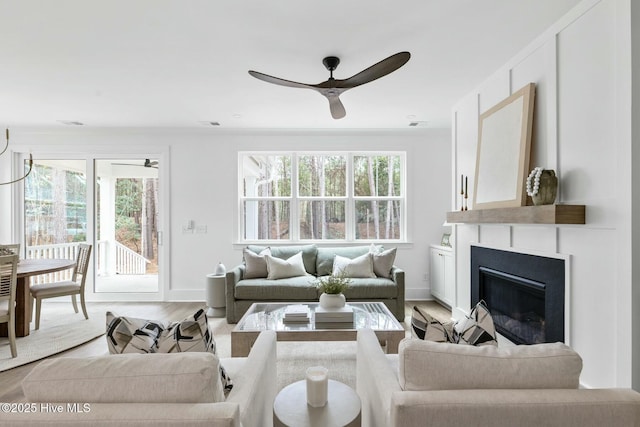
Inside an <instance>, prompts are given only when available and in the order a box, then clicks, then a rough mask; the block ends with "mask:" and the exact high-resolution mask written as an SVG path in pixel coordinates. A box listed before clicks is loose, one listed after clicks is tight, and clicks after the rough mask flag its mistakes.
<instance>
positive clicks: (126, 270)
mask: <svg viewBox="0 0 640 427" xmlns="http://www.w3.org/2000/svg"><path fill="white" fill-rule="evenodd" d="M113 243H115V245H116V273H117V274H146V273H147V264H150V263H151V261H149V260H148V259H146V258H145V257H143V256H142V255H140V254H139V253H136V252H134V251H132V250H131V249H129V248H128V247H126V246H125V245H123V244H121V243H119V242H113Z"/></svg>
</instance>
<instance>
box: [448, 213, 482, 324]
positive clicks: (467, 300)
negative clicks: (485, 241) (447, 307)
mask: <svg viewBox="0 0 640 427" xmlns="http://www.w3.org/2000/svg"><path fill="white" fill-rule="evenodd" d="M473 243H478V226H477V225H458V226H456V245H455V246H454V251H455V258H456V301H455V306H456V307H458V308H460V309H461V310H462V311H463V312H465V313H468V312H469V309H470V308H471V269H470V265H471V245H472V244H473ZM454 317H455V313H454Z"/></svg>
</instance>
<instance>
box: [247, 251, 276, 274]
mask: <svg viewBox="0 0 640 427" xmlns="http://www.w3.org/2000/svg"><path fill="white" fill-rule="evenodd" d="M242 252H243V257H244V267H245V268H244V274H243V276H242V278H243V279H262V278H265V277H267V274H268V271H267V260H266V259H265V255H271V250H270V249H269V248H265V249H263V250H262V252H260V253H259V254H256V253H255V252H253V251H251V250H249V249H248V248H245V249H244V250H243V251H242Z"/></svg>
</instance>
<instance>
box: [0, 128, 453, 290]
mask: <svg viewBox="0 0 640 427" xmlns="http://www.w3.org/2000/svg"><path fill="white" fill-rule="evenodd" d="M11 146H12V149H13V150H30V151H33V154H34V157H35V158H38V155H43V156H44V155H46V154H49V153H56V154H58V155H61V154H65V155H66V154H67V153H68V155H74V156H77V155H82V154H83V153H117V154H122V155H126V154H130V153H135V154H139V157H142V155H143V154H144V153H164V154H163V155H164V156H165V160H164V162H163V163H162V164H161V173H163V170H165V172H166V169H167V167H168V177H169V186H170V200H169V203H168V206H169V208H168V211H169V213H170V223H169V225H168V229H167V228H165V230H164V233H165V239H166V241H167V242H169V243H170V274H171V275H170V281H169V283H168V284H167V287H166V289H165V299H167V300H174V301H175V300H204V285H205V275H206V274H207V273H211V272H213V270H214V268H215V266H216V265H217V263H218V262H219V261H222V262H223V263H224V264H225V265H226V266H227V268H230V267H232V266H234V265H236V264H238V263H239V262H240V261H241V259H242V253H241V249H242V247H243V245H242V244H240V243H239V242H238V241H237V233H236V230H237V226H236V224H237V208H236V206H237V205H238V198H237V188H238V186H237V179H238V171H237V167H238V166H237V164H238V161H237V156H238V155H237V153H238V151H251V150H261V151H262V150H288V151H291V150H335V151H345V150H363V151H364V150H366V151H376V150H381V151H382V150H401V151H406V153H407V171H408V175H407V181H408V182H407V191H408V212H407V217H408V230H409V243H408V244H399V245H397V246H398V254H397V259H396V264H397V265H398V266H400V267H402V268H403V269H404V270H405V271H406V277H405V280H406V286H407V291H406V294H407V298H413V299H424V298H429V297H430V294H429V292H428V282H427V281H425V280H424V277H425V275H426V277H428V268H429V266H428V246H429V244H431V243H439V242H440V238H441V236H442V233H443V227H442V224H443V222H444V220H445V212H446V211H447V210H448V205H449V200H450V197H451V196H450V194H449V191H450V188H451V182H450V179H451V137H450V130H449V129H408V130H406V131H394V132H392V131H346V132H345V131H343V132H330V131H305V132H303V131H262V132H258V131H255V132H248V131H247V132H225V131H224V130H222V129H203V130H199V129H196V130H179V129H171V130H165V131H160V130H140V129H139V130H126V129H91V128H86V129H83V128H72V129H68V128H65V129H62V130H60V129H58V130H29V129H22V130H21V129H12V143H11ZM146 157H148V156H146ZM0 161H3V159H2V158H0ZM5 164H6V165H7V167H8V163H6V162H3V163H0V169H4V167H5V166H4V165H5ZM161 179H162V178H161ZM162 185H165V184H164V182H163V181H162V182H161V186H162ZM7 192H9V189H3V188H2V187H0V201H3V206H4V200H8V201H10V200H11V198H10V197H8V196H7ZM7 211H8V210H7ZM0 212H3V215H4V212H5V209H4V208H3V209H1V210H0ZM189 220H193V221H194V222H195V224H196V226H199V225H206V226H207V231H208V232H207V233H206V234H183V233H182V226H183V225H186V223H187V222H188V221H189ZM11 239H12V222H11V220H10V219H9V218H8V217H4V216H3V217H1V218H0V242H5V241H11ZM387 246H391V245H387Z"/></svg>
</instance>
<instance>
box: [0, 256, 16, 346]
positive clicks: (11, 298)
mask: <svg viewBox="0 0 640 427" xmlns="http://www.w3.org/2000/svg"><path fill="white" fill-rule="evenodd" d="M17 265H18V255H1V256H0V323H6V324H7V335H8V336H9V346H10V347H11V357H17V356H18V350H17V348H16V280H17V279H16V273H17V269H18V268H17Z"/></svg>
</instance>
